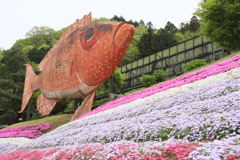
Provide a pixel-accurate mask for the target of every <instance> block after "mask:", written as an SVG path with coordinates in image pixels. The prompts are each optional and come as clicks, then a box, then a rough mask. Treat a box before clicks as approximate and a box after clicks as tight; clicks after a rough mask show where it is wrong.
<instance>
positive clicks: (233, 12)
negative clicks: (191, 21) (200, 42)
mask: <svg viewBox="0 0 240 160" xmlns="http://www.w3.org/2000/svg"><path fill="white" fill-rule="evenodd" d="M239 10H240V3H239V0H228V1H226V0H205V1H202V2H201V3H200V8H199V9H198V10H197V11H196V12H195V15H197V16H199V17H200V23H201V32H202V33H203V34H204V35H205V36H207V37H208V38H209V39H210V40H212V41H213V42H217V43H218V44H219V45H220V46H222V47H223V48H225V49H228V50H232V51H236V50H239V49H240V45H239V44H240V36H239V35H240V27H239V24H240V12H239Z"/></svg>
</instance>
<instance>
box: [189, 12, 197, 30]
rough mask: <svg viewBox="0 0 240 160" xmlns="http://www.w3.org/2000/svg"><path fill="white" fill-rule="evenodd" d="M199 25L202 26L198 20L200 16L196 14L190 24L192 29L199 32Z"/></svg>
mask: <svg viewBox="0 0 240 160" xmlns="http://www.w3.org/2000/svg"><path fill="white" fill-rule="evenodd" d="M199 27H200V24H199V22H198V18H197V17H196V16H193V17H192V18H191V21H190V24H189V29H190V31H193V32H197V31H198V29H199Z"/></svg>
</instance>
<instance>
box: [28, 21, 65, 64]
mask: <svg viewBox="0 0 240 160" xmlns="http://www.w3.org/2000/svg"><path fill="white" fill-rule="evenodd" d="M65 30H66V28H64V29H62V30H60V31H54V30H53V29H51V28H49V27H43V26H40V27H36V26H35V27H33V28H32V29H31V30H30V31H29V32H27V33H26V37H27V38H26V40H28V43H27V44H26V45H25V50H26V52H27V55H28V57H29V59H30V60H31V61H32V62H35V63H40V62H41V60H42V59H43V57H44V56H45V54H46V53H47V52H48V51H49V49H50V48H51V47H52V46H53V45H54V44H55V43H56V42H57V40H58V39H59V37H60V36H61V34H62V32H63V31H65Z"/></svg>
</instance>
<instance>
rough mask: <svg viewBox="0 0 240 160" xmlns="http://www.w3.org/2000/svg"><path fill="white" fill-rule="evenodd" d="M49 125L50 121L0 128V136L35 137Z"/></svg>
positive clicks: (48, 127) (47, 128)
mask: <svg viewBox="0 0 240 160" xmlns="http://www.w3.org/2000/svg"><path fill="white" fill-rule="evenodd" d="M50 127H51V125H50V123H44V124H34V125H27V126H20V127H13V128H7V129H1V130H0V138H11V137H26V138H37V137H39V136H41V135H42V131H46V130H49V129H50Z"/></svg>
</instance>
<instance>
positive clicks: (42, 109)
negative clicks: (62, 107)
mask: <svg viewBox="0 0 240 160" xmlns="http://www.w3.org/2000/svg"><path fill="white" fill-rule="evenodd" d="M56 103H57V100H55V99H49V98H47V97H45V96H44V95H43V94H42V93H41V95H40V96H39V97H38V99H37V111H38V113H40V114H41V115H42V116H45V115H49V114H50V113H51V111H52V109H53V108H54V106H55V105H56Z"/></svg>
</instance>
